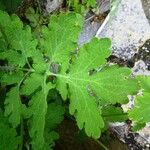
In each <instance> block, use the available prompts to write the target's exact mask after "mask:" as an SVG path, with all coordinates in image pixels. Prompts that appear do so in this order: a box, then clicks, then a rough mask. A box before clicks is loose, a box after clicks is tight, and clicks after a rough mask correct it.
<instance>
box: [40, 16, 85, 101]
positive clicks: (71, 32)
mask: <svg viewBox="0 0 150 150" xmlns="http://www.w3.org/2000/svg"><path fill="white" fill-rule="evenodd" d="M82 24H83V19H82V17H81V16H80V15H79V14H75V13H66V14H64V13H62V14H60V15H59V16H52V17H51V18H50V23H49V25H48V27H43V29H42V33H43V37H42V39H41V44H42V46H43V49H44V50H45V53H46V55H47V56H48V57H49V58H50V61H51V62H52V63H58V64H59V65H60V66H61V74H64V75H65V73H66V71H67V69H68V66H69V64H68V62H69V60H70V58H71V52H73V51H74V50H75V49H76V47H77V41H78V36H79V34H80V31H81V27H82ZM57 84H58V85H57V89H59V91H60V94H61V95H62V98H63V99H66V96H67V90H66V88H67V86H66V84H65V82H63V80H59V79H58V81H57Z"/></svg>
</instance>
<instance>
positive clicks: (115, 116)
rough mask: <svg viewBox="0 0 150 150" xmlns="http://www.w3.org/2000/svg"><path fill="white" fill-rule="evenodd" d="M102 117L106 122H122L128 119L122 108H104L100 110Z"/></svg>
mask: <svg viewBox="0 0 150 150" xmlns="http://www.w3.org/2000/svg"><path fill="white" fill-rule="evenodd" d="M102 116H103V118H104V120H105V121H107V122H124V121H125V120H127V119H128V116H127V114H126V113H124V112H123V110H122V108H120V107H115V106H106V107H103V108H102Z"/></svg>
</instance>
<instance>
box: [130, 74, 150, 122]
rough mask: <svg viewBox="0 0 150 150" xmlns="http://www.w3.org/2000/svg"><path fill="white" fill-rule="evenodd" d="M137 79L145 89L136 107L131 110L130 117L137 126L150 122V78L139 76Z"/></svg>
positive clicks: (137, 99)
mask: <svg viewBox="0 0 150 150" xmlns="http://www.w3.org/2000/svg"><path fill="white" fill-rule="evenodd" d="M137 79H138V80H139V83H140V85H141V88H142V89H143V94H142V95H140V96H137V98H136V100H135V107H134V108H133V109H131V110H129V117H130V118H131V119H133V120H134V121H135V122H136V124H138V123H140V124H145V123H147V122H150V115H149V111H150V107H149V106H150V77H149V76H147V77H142V76H139V77H137Z"/></svg>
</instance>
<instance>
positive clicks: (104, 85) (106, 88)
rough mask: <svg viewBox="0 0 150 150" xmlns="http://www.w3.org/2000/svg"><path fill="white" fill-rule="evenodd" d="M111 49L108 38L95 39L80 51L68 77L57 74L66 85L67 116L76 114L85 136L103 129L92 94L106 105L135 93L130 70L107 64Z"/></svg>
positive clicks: (134, 82)
mask: <svg viewBox="0 0 150 150" xmlns="http://www.w3.org/2000/svg"><path fill="white" fill-rule="evenodd" d="M110 47H111V42H110V40H109V39H100V40H98V39H96V38H94V39H93V40H91V42H89V43H88V44H85V45H84V46H83V47H82V48H80V51H79V55H78V56H77V58H76V60H75V61H74V62H73V64H72V65H70V71H69V73H68V74H66V75H62V74H56V76H57V78H59V80H63V82H66V83H67V84H68V87H69V89H68V90H69V98H70V107H69V108H70V113H71V114H72V115H75V117H76V120H77V124H78V126H79V128H80V129H82V128H83V127H84V128H85V131H86V133H87V135H88V136H92V137H94V138H98V137H99V136H100V133H101V128H103V127H104V122H103V119H102V117H101V111H100V109H99V108H98V106H97V102H96V99H95V98H94V95H95V97H97V98H98V99H100V100H102V101H105V102H106V103H112V104H114V103H116V102H118V103H123V102H125V101H126V100H127V96H128V95H129V94H134V93H136V91H137V90H138V84H137V82H136V80H135V79H132V78H131V77H130V75H131V71H130V69H128V68H119V67H118V66H107V65H106V58H107V57H108V56H109V55H110ZM96 68H97V70H98V71H97V72H95V73H93V74H92V75H90V73H89V72H90V70H93V69H96Z"/></svg>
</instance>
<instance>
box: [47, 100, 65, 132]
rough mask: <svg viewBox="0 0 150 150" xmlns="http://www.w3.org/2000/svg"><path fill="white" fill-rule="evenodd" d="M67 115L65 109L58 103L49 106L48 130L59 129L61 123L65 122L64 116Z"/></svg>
mask: <svg viewBox="0 0 150 150" xmlns="http://www.w3.org/2000/svg"><path fill="white" fill-rule="evenodd" d="M64 113H65V110H64V107H62V106H61V105H58V104H56V103H51V104H49V105H48V109H47V115H46V128H48V129H49V130H53V129H54V128H56V127H57V125H58V124H59V123H61V121H62V120H63V118H64V117H63V115H64Z"/></svg>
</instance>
